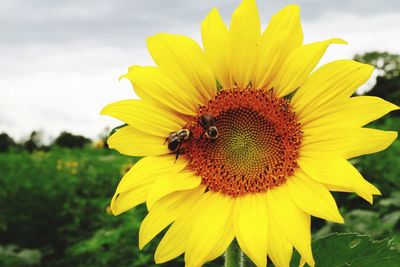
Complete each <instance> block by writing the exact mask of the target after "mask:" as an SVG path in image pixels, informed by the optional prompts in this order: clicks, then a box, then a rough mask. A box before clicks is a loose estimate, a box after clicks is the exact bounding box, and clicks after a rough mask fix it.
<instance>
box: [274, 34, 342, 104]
mask: <svg viewBox="0 0 400 267" xmlns="http://www.w3.org/2000/svg"><path fill="white" fill-rule="evenodd" d="M330 44H346V42H345V41H343V40H341V39H337V38H333V39H329V40H326V41H322V42H316V43H311V44H306V45H304V46H302V47H300V48H298V49H296V50H295V51H294V52H293V53H292V54H291V55H290V56H289V57H288V58H287V59H286V61H285V62H284V63H283V65H282V67H281V68H280V69H279V72H278V73H277V75H276V76H275V77H274V79H273V80H272V81H271V83H270V84H269V85H268V87H269V88H274V91H275V92H276V93H277V95H278V96H281V97H282V96H285V95H287V94H290V93H291V92H293V91H294V90H296V89H298V88H299V87H301V86H303V84H304V82H305V81H306V80H307V78H308V76H309V74H310V73H311V71H312V70H313V69H314V68H315V66H317V64H318V62H319V61H320V59H321V57H322V56H323V55H324V54H325V51H326V49H327V48H328V46H329V45H330Z"/></svg>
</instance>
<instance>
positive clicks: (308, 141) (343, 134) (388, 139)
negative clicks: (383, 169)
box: [302, 128, 397, 159]
mask: <svg viewBox="0 0 400 267" xmlns="http://www.w3.org/2000/svg"><path fill="white" fill-rule="evenodd" d="M303 131H304V138H303V143H302V145H303V148H306V149H307V150H310V151H333V152H337V153H339V154H340V155H342V156H343V157H344V158H346V159H349V158H354V157H358V156H361V155H365V154H371V153H376V152H379V151H382V150H384V149H386V148H387V147H388V146H390V144H391V143H393V141H394V140H395V139H396V138H397V132H391V131H381V130H376V129H369V128H318V129H307V128H306V129H303Z"/></svg>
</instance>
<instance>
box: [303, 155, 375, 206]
mask: <svg viewBox="0 0 400 267" xmlns="http://www.w3.org/2000/svg"><path fill="white" fill-rule="evenodd" d="M298 164H299V166H300V168H301V169H302V170H303V171H304V172H305V173H306V174H307V175H308V176H309V177H310V178H312V179H313V180H315V181H318V182H321V183H324V184H326V185H332V186H336V187H338V188H349V189H352V190H351V191H352V192H356V193H357V194H358V195H359V196H360V197H362V198H364V199H365V200H367V201H368V202H370V203H372V200H373V199H372V195H379V194H380V192H379V190H378V189H377V188H376V187H375V186H373V185H372V184H370V183H369V182H367V181H366V180H365V179H364V178H363V177H362V176H361V174H360V173H359V172H358V170H357V169H356V168H354V166H353V165H351V164H350V163H349V162H348V161H347V160H345V159H344V158H342V157H340V156H338V155H335V154H329V153H324V152H314V153H302V156H301V157H300V159H299V160H298Z"/></svg>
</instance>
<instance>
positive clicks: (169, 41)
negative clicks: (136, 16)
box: [147, 33, 217, 105]
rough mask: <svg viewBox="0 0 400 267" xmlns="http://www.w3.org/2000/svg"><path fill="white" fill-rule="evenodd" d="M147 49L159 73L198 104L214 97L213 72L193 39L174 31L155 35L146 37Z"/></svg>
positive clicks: (214, 82) (215, 90) (214, 81)
mask: <svg viewBox="0 0 400 267" xmlns="http://www.w3.org/2000/svg"><path fill="white" fill-rule="evenodd" d="M147 48H148V50H149V52H150V54H151V56H152V57H153V59H154V61H155V62H156V64H157V65H158V66H159V67H160V69H161V70H162V72H163V73H165V75H167V76H168V77H169V78H170V79H171V80H173V81H174V82H175V83H176V84H177V85H179V86H180V88H182V90H186V91H187V93H188V95H192V96H193V97H194V99H196V100H197V103H198V104H200V105H202V104H204V101H205V100H207V99H210V98H212V97H214V96H215V94H216V92H217V84H216V80H215V76H214V73H213V71H212V68H211V66H210V64H209V63H208V60H207V57H206V56H205V54H204V52H203V50H202V49H201V48H200V46H199V45H198V44H197V43H196V42H195V41H194V40H192V39H191V38H189V37H186V36H183V35H177V34H166V33H162V34H156V35H154V36H152V37H149V38H147Z"/></svg>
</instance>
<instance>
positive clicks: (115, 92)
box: [0, 0, 400, 139]
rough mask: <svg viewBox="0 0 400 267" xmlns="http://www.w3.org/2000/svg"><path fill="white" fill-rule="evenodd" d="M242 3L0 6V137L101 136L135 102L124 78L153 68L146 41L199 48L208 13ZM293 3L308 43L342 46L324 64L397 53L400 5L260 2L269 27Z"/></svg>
mask: <svg viewBox="0 0 400 267" xmlns="http://www.w3.org/2000/svg"><path fill="white" fill-rule="evenodd" d="M239 2H240V1H239V0H235V1H228V0H168V1H167V0H113V1H111V0H85V1H83V0H69V1H67V0H57V1H54V0H37V1H30V0H0V93H1V94H0V132H3V131H6V132H8V133H10V134H11V135H12V136H13V137H16V138H17V139H20V138H22V137H24V136H27V135H28V134H29V133H30V132H31V131H32V130H35V129H42V130H44V132H45V133H46V134H47V136H48V137H55V136H57V134H58V133H59V132H60V131H62V130H66V131H70V132H73V133H76V134H83V135H86V136H88V137H92V138H94V137H96V136H97V135H98V134H99V133H100V132H101V131H102V130H103V129H104V128H105V127H106V126H109V127H114V126H116V125H119V122H118V121H116V120H113V119H112V118H108V117H104V116H99V115H98V114H99V111H100V109H101V108H102V107H103V106H104V105H106V104H107V103H110V102H113V101H117V100H121V99H127V98H134V97H135V95H134V93H133V91H132V89H131V86H130V84H129V82H128V81H121V82H118V77H119V76H120V75H121V74H123V73H125V72H126V69H127V67H128V66H130V65H133V64H137V65H152V64H153V63H152V60H151V58H150V56H149V54H148V53H147V50H146V44H145V38H146V37H147V36H150V35H153V34H155V33H158V32H170V33H180V34H185V35H189V36H191V37H193V38H194V39H196V40H200V33H199V29H200V23H201V21H202V20H203V18H204V17H205V16H206V14H207V13H208V11H209V10H210V9H211V8H212V7H214V6H215V7H217V8H218V9H219V10H220V12H221V14H222V16H223V18H224V19H225V21H226V22H228V21H229V20H230V14H231V13H232V11H233V10H234V8H235V7H236V6H237V5H238V3H239ZM290 3H298V4H300V5H301V14H302V21H303V31H304V35H305V41H306V42H312V41H318V40H322V39H325V38H330V37H340V38H343V39H345V40H347V41H348V42H349V43H350V45H348V46H336V47H333V46H332V47H331V48H330V49H329V50H328V53H327V55H326V56H325V57H324V58H323V62H327V61H330V60H333V59H337V58H351V57H352V56H353V55H354V54H355V53H362V52H366V51H372V50H379V51H389V52H392V53H400V30H399V26H400V25H399V21H400V1H399V0H380V1H376V0H335V1H332V0H303V1H295V0H293V1H286V0H283V1H282V0H258V5H259V7H260V15H261V17H262V18H261V19H262V23H263V25H266V23H267V21H268V19H269V18H270V17H271V15H272V14H273V13H275V12H277V11H278V10H279V9H280V8H282V7H283V6H285V5H286V4H290Z"/></svg>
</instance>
